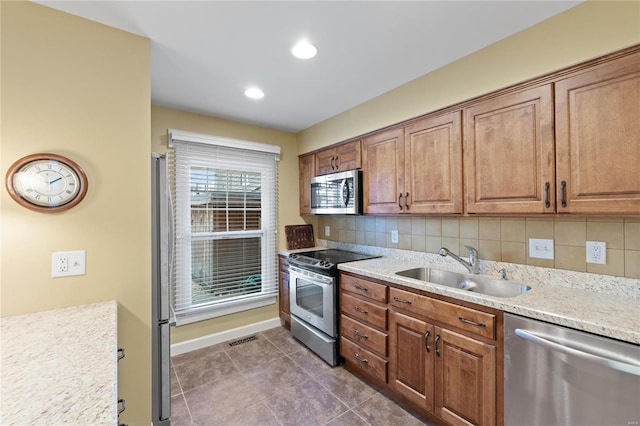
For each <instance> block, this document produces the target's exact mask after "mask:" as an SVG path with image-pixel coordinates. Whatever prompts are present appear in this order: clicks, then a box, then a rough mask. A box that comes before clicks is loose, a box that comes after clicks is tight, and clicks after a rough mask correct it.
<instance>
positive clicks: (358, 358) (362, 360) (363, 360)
mask: <svg viewBox="0 0 640 426" xmlns="http://www.w3.org/2000/svg"><path fill="white" fill-rule="evenodd" d="M355 357H356V359H357V360H358V361H360V362H366V363H368V362H369V360H368V359H366V358H362V357H361V356H360V355H359V354H355Z"/></svg>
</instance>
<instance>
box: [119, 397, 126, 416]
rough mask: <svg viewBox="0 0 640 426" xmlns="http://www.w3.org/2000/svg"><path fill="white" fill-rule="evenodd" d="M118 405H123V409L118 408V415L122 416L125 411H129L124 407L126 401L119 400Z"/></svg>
mask: <svg viewBox="0 0 640 426" xmlns="http://www.w3.org/2000/svg"><path fill="white" fill-rule="evenodd" d="M118 405H121V407H119V408H118V415H120V414H122V413H123V412H124V410H126V409H127V407H126V406H125V405H124V399H119V400H118Z"/></svg>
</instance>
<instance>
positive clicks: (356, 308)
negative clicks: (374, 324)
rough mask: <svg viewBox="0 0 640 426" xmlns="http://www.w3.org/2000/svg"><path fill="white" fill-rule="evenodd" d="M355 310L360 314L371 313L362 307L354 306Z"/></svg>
mask: <svg viewBox="0 0 640 426" xmlns="http://www.w3.org/2000/svg"><path fill="white" fill-rule="evenodd" d="M353 309H355V310H356V312H360V313H361V314H368V313H369V311H365V310H364V309H362V308H361V307H360V306H354V307H353Z"/></svg>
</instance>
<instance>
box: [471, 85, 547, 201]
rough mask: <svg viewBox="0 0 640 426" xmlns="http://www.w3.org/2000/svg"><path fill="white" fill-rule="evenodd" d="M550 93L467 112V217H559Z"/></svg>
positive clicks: (496, 101) (491, 102) (525, 94)
mask: <svg viewBox="0 0 640 426" xmlns="http://www.w3.org/2000/svg"><path fill="white" fill-rule="evenodd" d="M551 90H552V89H551V85H545V86H541V87H535V88H531V89H526V90H522V91H520V92H516V93H511V94H507V95H503V96H498V97H496V98H491V99H487V100H485V101H482V102H480V103H478V104H476V105H473V106H471V107H469V108H466V109H465V116H464V142H463V149H464V167H465V176H466V177H465V195H466V202H467V212H469V213H553V212H554V208H555V202H554V197H553V194H554V193H555V192H554V190H555V185H554V183H555V179H554V176H555V171H554V168H555V160H554V142H553V104H552V93H551Z"/></svg>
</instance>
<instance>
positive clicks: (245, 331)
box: [171, 318, 282, 356]
mask: <svg viewBox="0 0 640 426" xmlns="http://www.w3.org/2000/svg"><path fill="white" fill-rule="evenodd" d="M281 325H282V324H281V322H280V318H272V319H268V320H265V321H260V322H256V323H253V324H249V325H245V326H243V327H238V328H232V329H231V330H226V331H221V332H219V333H214V334H209V335H207V336H202V337H198V338H196V339H192V340H187V341H184V342H180V343H174V344H173V345H171V356H176V355H180V354H184V353H187V352H191V351H195V350H196V349H201V348H205V347H207V346H211V345H215V344H218V343H222V342H226V341H227V340H232V339H237V338H240V337H245V336H249V335H251V334H254V333H259V332H261V331H265V330H269V329H271V328H275V327H280V326H281Z"/></svg>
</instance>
